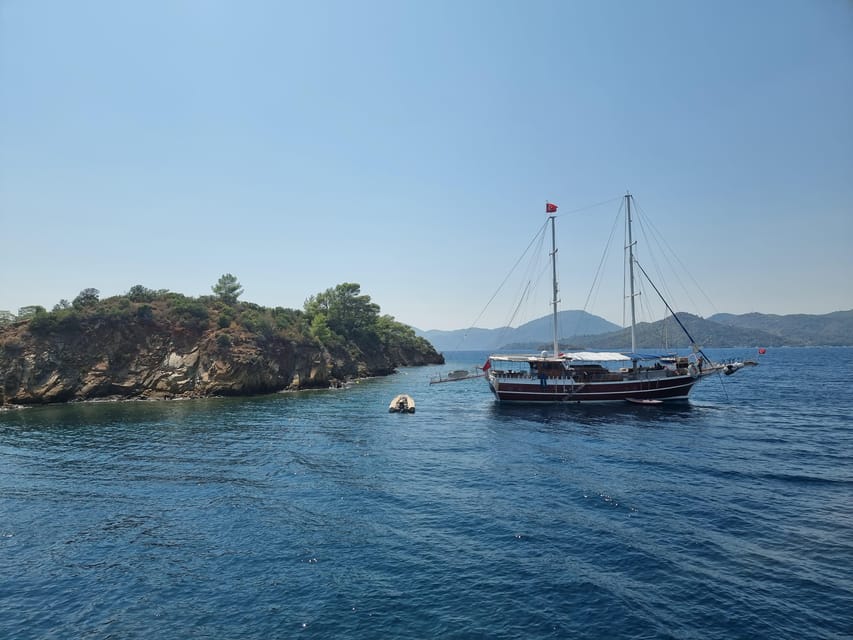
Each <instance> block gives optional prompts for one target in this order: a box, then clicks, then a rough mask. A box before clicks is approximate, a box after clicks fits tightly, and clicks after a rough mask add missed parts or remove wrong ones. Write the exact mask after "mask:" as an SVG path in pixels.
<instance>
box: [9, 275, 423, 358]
mask: <svg viewBox="0 0 853 640" xmlns="http://www.w3.org/2000/svg"><path fill="white" fill-rule="evenodd" d="M211 289H212V291H213V294H214V295H212V296H200V297H197V298H194V297H190V296H185V295H183V294H180V293H175V292H172V291H169V290H168V289H158V290H155V289H149V288H148V287H145V286H143V285H141V284H137V285H134V286H132V287H131V288H130V289H129V290H128V292H127V293H126V294H124V295H119V296H112V297H109V298H105V299H100V298H99V292H98V290H97V289H92V288H87V289H83V290H82V291H81V292H80V294H79V295H77V297H75V298H74V300H73V302H72V303H70V304H69V303H68V302H67V301H66V300H62V301H60V303H58V304H57V305H56V306H55V307H54V308H53V311H46V310H45V309H44V308H43V307H35V306H34V307H33V311H32V313H31V314H30V315H29V317H28V318H27V320H28V327H29V330H30V331H32V332H34V333H42V334H44V333H50V332H57V331H60V332H61V331H64V330H72V329H74V328H76V327H78V326H80V323H81V322H82V321H84V320H95V321H99V322H108V323H115V325H116V326H128V325H130V324H132V323H151V322H154V321H158V322H161V323H166V324H170V325H172V326H180V327H184V329H186V330H192V331H206V330H211V331H214V332H216V333H217V337H216V339H217V343H218V344H219V345H220V346H221V347H222V348H228V347H229V346H230V345H231V344H232V342H233V339H234V338H233V336H234V335H235V332H236V333H239V332H241V331H242V332H247V333H249V334H252V335H255V336H260V337H261V338H264V339H267V338H274V337H278V338H283V339H288V340H293V341H297V342H306V341H307V342H314V343H317V344H318V345H319V346H321V347H325V348H327V349H335V348H338V349H339V348H346V349H352V348H357V349H362V350H369V349H373V348H379V349H381V348H415V349H428V350H432V346H431V345H430V344H429V343H428V342H427V341H426V340H425V339H423V338H420V337H418V336H417V335H416V334H415V331H414V329H412V328H411V327H409V326H407V325H404V324H402V323H399V322H397V321H396V320H394V318H393V317H392V316H389V315H381V314H380V308H379V305H377V304H376V303H374V302H373V301H372V300H371V299H370V296H369V295H366V294H363V293H362V292H361V286H360V285H359V284H356V283H352V282H344V283H342V284H339V285H337V286H335V287H332V288H329V289H326V290H325V291H323V292H321V293H317V294H315V295H312V296H310V297H309V298H308V299H307V300H306V301H305V303H304V306H303V308H302V309H289V308H284V307H274V308H267V307H262V306H260V305H257V304H254V303H251V302H240V301H239V300H238V298H239V296H240V295H241V294H242V293H243V288H242V286H241V285H240V283H239V281H238V280H237V278H236V277H235V276H233V275H232V274H230V273H226V274H224V275H223V276H222V277H220V278H219V280H218V282H217V283H216V284H215V285H213V286H212V287H211ZM19 320H24V318H19Z"/></svg>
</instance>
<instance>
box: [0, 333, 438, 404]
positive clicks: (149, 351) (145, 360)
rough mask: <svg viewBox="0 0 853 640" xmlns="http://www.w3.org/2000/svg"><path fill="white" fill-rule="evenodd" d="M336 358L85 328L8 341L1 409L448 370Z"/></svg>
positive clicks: (426, 355) (429, 357) (312, 349)
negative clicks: (408, 369)
mask: <svg viewBox="0 0 853 640" xmlns="http://www.w3.org/2000/svg"><path fill="white" fill-rule="evenodd" d="M375 347H376V348H367V349H365V348H363V347H359V346H358V345H346V346H345V347H339V348H336V349H334V350H333V351H329V350H328V349H326V348H324V347H322V346H321V345H319V344H318V343H317V342H315V341H312V340H305V339H302V340H301V341H291V340H287V339H284V338H283V337H281V336H278V335H273V336H269V335H258V334H252V333H250V332H247V331H243V330H240V329H238V328H234V327H229V328H211V327H209V326H204V327H198V326H193V325H192V324H190V325H186V324H180V323H179V324H175V323H170V322H165V321H163V320H162V319H156V318H154V319H152V318H149V319H147V320H146V321H136V322H126V321H124V320H119V319H110V318H103V317H96V318H83V319H81V320H79V321H77V322H75V323H73V324H71V325H70V326H59V327H51V328H50V329H49V330H40V331H33V330H31V328H30V326H29V323H21V324H18V325H15V326H11V327H6V328H5V329H3V330H2V332H0V404H42V403H52V402H68V401H76V400H92V399H165V398H177V397H201V396H211V395H250V394H260V393H270V392H275V391H281V390H285V389H293V390H295V389H304V388H326V387H329V386H331V385H336V384H339V383H341V382H343V381H345V380H347V379H350V378H354V377H363V376H373V375H386V374H389V373H392V372H393V371H394V369H395V368H396V367H397V366H406V365H422V364H428V363H441V362H443V358H442V356H441V355H440V354H438V353H436V352H435V350H434V349H432V348H431V347H430V348H429V349H419V348H410V349H405V348H396V349H394V348H382V347H381V345H375Z"/></svg>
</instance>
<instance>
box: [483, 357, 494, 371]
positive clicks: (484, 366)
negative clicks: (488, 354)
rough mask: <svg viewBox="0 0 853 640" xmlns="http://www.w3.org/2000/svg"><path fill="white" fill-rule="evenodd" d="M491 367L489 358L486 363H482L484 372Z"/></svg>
mask: <svg viewBox="0 0 853 640" xmlns="http://www.w3.org/2000/svg"><path fill="white" fill-rule="evenodd" d="M491 368H492V361H491V360H486V364H484V365H483V371H484V372H485V371H488V370H489V369H491Z"/></svg>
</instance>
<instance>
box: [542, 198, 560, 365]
mask: <svg viewBox="0 0 853 640" xmlns="http://www.w3.org/2000/svg"><path fill="white" fill-rule="evenodd" d="M545 213H547V214H548V218H549V219H550V220H551V281H552V283H553V287H554V297H553V298H552V300H551V306H552V307H553V315H554V357H555V358H556V357H557V355H558V354H559V347H558V345H557V303H558V302H559V300H558V299H557V233H556V231H555V230H554V219H555V218H556V217H557V205H555V204H553V203H551V202H547V201H546V202H545Z"/></svg>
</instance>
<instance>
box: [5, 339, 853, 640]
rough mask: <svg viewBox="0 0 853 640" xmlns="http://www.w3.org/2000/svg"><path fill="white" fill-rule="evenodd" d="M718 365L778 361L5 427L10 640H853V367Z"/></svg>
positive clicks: (55, 417)
mask: <svg viewBox="0 0 853 640" xmlns="http://www.w3.org/2000/svg"><path fill="white" fill-rule="evenodd" d="M708 354H709V355H710V356H712V357H717V358H725V357H734V358H740V359H743V358H750V359H755V360H756V361H758V363H759V364H758V366H757V367H750V368H745V369H743V370H741V371H739V372H738V373H736V374H735V375H733V376H730V377H725V376H720V377H719V378H708V379H705V380H703V381H702V382H701V383H700V384H699V385H697V386H696V388H694V390H693V393H692V395H691V400H690V401H689V402H687V403H683V404H680V405H678V406H666V405H664V406H634V405H627V404H626V405H624V406H623V405H616V406H590V407H587V406H577V405H575V406H549V407H526V406H503V405H499V404H497V403H496V402H495V401H494V398H493V396H492V394H491V393H490V392H489V390H488V387H487V385H486V382H485V381H484V380H483V379H482V378H479V379H469V380H463V381H458V382H449V383H443V384H433V385H430V384H429V382H430V379H431V378H432V377H434V376H438V375H439V374H446V373H447V372H449V371H450V370H452V369H462V368H466V369H468V368H472V367H475V366H478V365H482V364H483V363H484V361H485V356H486V354H485V353H472V352H453V353H447V354H445V356H446V357H447V364H445V365H443V366H429V367H419V368H405V369H401V370H400V371H399V372H398V373H396V374H395V375H392V376H388V377H384V378H376V379H370V380H363V381H361V382H359V383H358V384H353V385H351V386H350V387H349V388H345V389H334V390H326V391H312V392H299V393H280V394H274V395H268V396H263V397H253V398H239V399H237V398H212V399H203V400H180V401H161V402H93V403H79V404H69V405H63V406H47V407H36V408H30V409H25V410H13V411H3V412H0V638H3V639H10V640H11V639H21V640H24V639H30V638H33V639H35V638H38V639H42V638H44V639H48V638H50V639H53V638H55V639H63V640H64V639H68V638H84V639H107V638H118V639H127V638H158V639H160V638H210V639H221V638H243V639H254V638H257V639H261V638H263V639H270V638H352V639H373V638H382V639H389V638H458V639H463V638H464V639H468V638H483V639H497V638H695V639H703V640H704V639H708V638H726V639H729V638H773V639H781V638H792V639H793V638H796V639H801V638H847V639H849V638H851V637H853V348H779V349H768V350H767V352H766V353H765V354H763V355H758V353H757V351H756V350H754V349H749V350H743V349H742V350H719V351H713V350H708ZM398 393H409V394H410V395H411V396H412V397H413V398H414V399H415V402H416V405H417V411H416V413H414V414H391V413H389V412H388V405H389V403H390V402H391V399H392V398H393V397H394V396H395V395H396V394H398Z"/></svg>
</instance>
